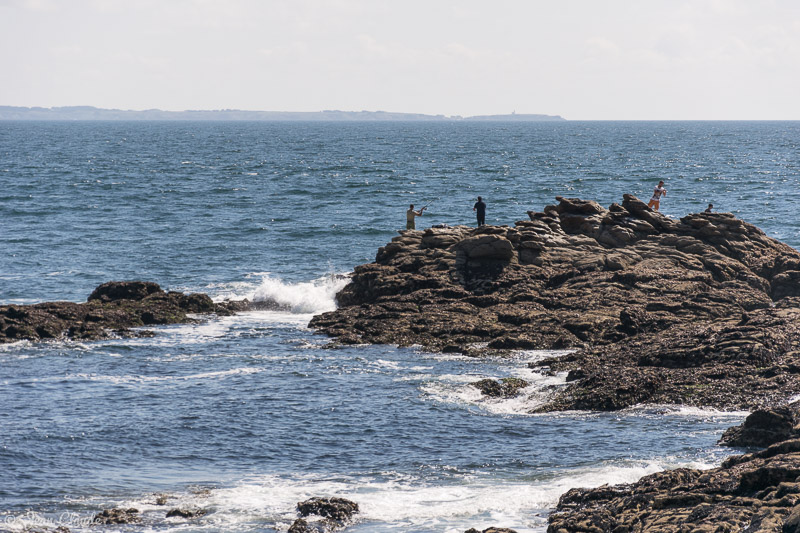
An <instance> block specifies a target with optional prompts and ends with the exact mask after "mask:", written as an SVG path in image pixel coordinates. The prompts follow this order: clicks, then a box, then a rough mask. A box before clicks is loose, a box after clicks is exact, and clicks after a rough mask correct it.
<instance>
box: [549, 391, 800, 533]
mask: <svg viewBox="0 0 800 533" xmlns="http://www.w3.org/2000/svg"><path fill="white" fill-rule="evenodd" d="M798 417H800V404H798V403H795V404H792V405H789V406H784V407H782V408H780V409H778V410H770V411H756V412H754V413H753V414H752V415H750V416H749V417H748V419H747V421H745V423H744V424H743V426H742V427H740V428H739V429H742V428H744V430H743V431H741V432H738V436H739V437H741V436H742V435H745V436H747V435H749V436H750V437H753V436H755V434H756V433H755V432H756V428H757V427H761V428H763V429H770V428H771V427H772V426H770V425H769V424H768V423H767V421H770V420H772V421H778V422H779V423H778V424H777V426H775V427H776V428H784V429H785V428H786V427H788V426H790V425H792V424H793V423H794V421H796V420H797V419H798ZM792 428H793V426H792ZM729 433H731V432H730V430H729V432H727V433H726V435H728V434H729ZM734 433H736V432H734ZM788 435H789V438H788V439H787V440H781V441H780V442H777V443H775V444H772V445H770V446H769V447H768V448H766V449H764V450H761V451H758V452H755V453H750V454H746V455H737V456H732V457H729V458H728V459H727V460H725V461H724V462H723V463H722V466H720V467H719V468H714V469H711V470H691V469H685V468H684V469H678V470H670V471H666V472H659V473H656V474H652V475H649V476H646V477H643V478H642V479H640V480H639V481H637V482H636V483H632V484H622V485H615V486H608V485H604V486H602V487H598V488H594V489H572V490H570V491H569V492H567V493H566V494H564V495H563V496H561V499H560V500H559V502H558V506H557V508H556V510H555V511H554V512H553V513H552V514H551V515H550V517H549V527H548V529H547V531H548V533H572V532H589V531H598V532H600V531H614V532H623V531H625V532H634V531H654V532H655V531H663V532H668V531H669V532H686V533H688V532H695V531H708V532H712V531H731V532H734V531H741V532H756V531H764V532H766V531H776V532H797V531H800V439H798V438H797V436H798V435H797V433H796V432H794V431H790V432H789V433H788ZM774 436H775V434H774V433H772V436H771V437H769V438H768V440H770V439H771V438H772V437H774ZM731 437H733V435H731ZM744 441H745V442H748V443H752V442H753V440H752V439H750V438H745V440H744ZM748 445H750V444H748Z"/></svg>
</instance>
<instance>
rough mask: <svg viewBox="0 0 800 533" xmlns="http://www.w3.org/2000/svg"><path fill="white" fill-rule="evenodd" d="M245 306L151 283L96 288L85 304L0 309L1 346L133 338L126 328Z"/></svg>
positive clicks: (223, 312)
mask: <svg viewBox="0 0 800 533" xmlns="http://www.w3.org/2000/svg"><path fill="white" fill-rule="evenodd" d="M248 304H249V302H247V301H242V302H232V303H229V304H215V303H214V302H213V301H211V298H209V297H208V295H205V294H183V293H180V292H165V291H163V290H162V289H161V287H159V286H158V284H156V283H152V282H145V281H111V282H108V283H104V284H102V285H100V286H99V287H97V288H96V289H95V290H94V292H92V294H91V295H90V296H89V299H88V300H87V301H86V303H74V302H46V303H40V304H33V305H3V306H0V343H6V342H14V341H19V340H32V341H39V340H57V339H64V338H70V339H81V340H95V339H104V338H108V337H110V336H114V335H117V336H119V335H122V336H129V335H135V334H137V333H134V332H133V331H131V329H130V328H134V327H142V326H150V325H158V324H178V323H184V322H190V321H192V319H191V318H190V317H189V316H188V314H191V313H216V314H218V315H229V314H232V313H233V312H234V311H236V310H238V309H239V308H241V309H244V308H246V306H247V305H248ZM138 334H141V332H139V333H138Z"/></svg>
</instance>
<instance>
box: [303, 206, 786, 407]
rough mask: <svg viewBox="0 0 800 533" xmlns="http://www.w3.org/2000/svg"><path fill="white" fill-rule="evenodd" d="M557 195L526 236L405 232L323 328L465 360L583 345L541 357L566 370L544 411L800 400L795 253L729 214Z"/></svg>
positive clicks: (354, 339) (343, 338)
mask: <svg viewBox="0 0 800 533" xmlns="http://www.w3.org/2000/svg"><path fill="white" fill-rule="evenodd" d="M556 200H557V201H558V204H557V205H552V206H548V207H546V208H545V209H544V211H543V212H533V211H529V212H528V215H529V219H530V220H524V221H519V222H516V224H515V227H508V226H483V227H480V228H477V229H476V228H470V227H466V226H456V227H447V228H430V229H426V230H424V231H415V230H405V231H400V235H399V236H398V237H395V238H394V239H392V242H390V243H389V244H387V245H386V246H384V247H382V248H380V249H379V250H378V253H377V256H376V258H375V262H374V263H370V264H366V265H361V266H358V267H356V268H355V271H354V273H353V274H352V278H351V281H350V283H349V284H348V285H347V286H346V287H344V289H342V291H341V292H339V294H338V295H337V301H338V304H339V308H338V309H337V310H335V311H332V312H329V313H324V314H321V315H318V316H316V317H314V318H313V319H312V321H311V323H310V326H311V327H312V328H315V329H316V330H318V331H320V332H322V333H325V334H328V335H331V336H333V337H335V338H336V342H338V343H341V344H360V343H370V344H397V345H400V346H410V345H417V344H418V345H422V346H423V347H425V348H426V349H429V350H433V351H443V352H460V353H463V354H467V355H496V354H504V353H507V352H508V351H510V350H527V349H575V350H576V351H575V352H573V353H572V354H570V355H567V356H564V357H558V358H555V357H554V358H551V359H549V360H545V361H541V362H539V363H537V365H546V366H549V367H550V369H551V370H552V371H562V372H563V371H567V372H569V374H568V378H567V380H568V381H569V384H568V386H566V387H564V388H563V389H562V390H561V391H560V392H559V393H558V394H557V395H556V396H555V397H554V398H552V400H551V401H549V402H548V403H547V404H545V405H544V406H542V407H541V408H540V410H541V411H554V410H569V409H590V410H615V409H621V408H625V407H628V406H631V405H635V404H643V403H644V404H681V405H696V406H709V407H716V408H722V409H754V408H758V407H764V406H771V405H778V404H780V403H782V402H783V401H785V399H786V398H788V397H789V396H791V395H793V394H797V393H800V380H798V373H800V351H798V350H799V349H800V328H799V327H798V325H799V324H800V322H799V321H798V318H800V283H798V281H799V280H800V253H798V251H797V250H795V249H794V248H792V247H790V246H788V245H786V244H784V243H781V242H779V241H777V240H775V239H772V238H770V237H768V236H767V235H765V234H764V232H763V231H761V230H760V229H759V228H757V227H755V226H753V225H752V224H748V223H747V222H744V221H742V220H739V219H737V218H736V217H734V216H733V215H732V214H729V213H695V214H690V215H687V216H685V217H683V218H681V219H680V220H674V219H671V218H668V217H666V216H664V215H662V214H660V213H658V212H654V211H652V210H650V209H649V208H648V207H647V206H646V205H645V204H644V203H643V202H641V201H640V200H638V199H637V198H636V197H634V196H631V195H625V196H624V197H623V202H622V204H621V205H620V204H612V205H611V206H610V207H609V208H608V209H605V208H603V207H602V206H600V205H599V204H597V203H596V202H593V201H585V200H579V199H570V198H560V197H559V198H557V199H556Z"/></svg>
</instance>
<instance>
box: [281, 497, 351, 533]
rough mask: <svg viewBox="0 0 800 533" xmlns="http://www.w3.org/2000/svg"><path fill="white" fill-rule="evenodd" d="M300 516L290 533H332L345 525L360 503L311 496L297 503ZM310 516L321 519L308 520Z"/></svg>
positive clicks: (343, 499)
mask: <svg viewBox="0 0 800 533" xmlns="http://www.w3.org/2000/svg"><path fill="white" fill-rule="evenodd" d="M297 511H298V512H299V513H300V516H301V518H298V519H297V520H295V521H294V523H293V524H292V525H291V527H290V528H289V533H330V532H332V531H336V530H338V529H341V528H343V527H345V526H346V525H347V524H348V523H349V522H350V521H351V520H352V518H353V515H354V514H356V513H358V504H357V503H356V502H353V501H350V500H347V499H345V498H317V497H315V498H311V499H309V500H306V501H304V502H300V503H298V504H297ZM309 516H315V517H321V518H322V519H321V520H319V519H318V520H313V521H312V520H306V518H308V517H309Z"/></svg>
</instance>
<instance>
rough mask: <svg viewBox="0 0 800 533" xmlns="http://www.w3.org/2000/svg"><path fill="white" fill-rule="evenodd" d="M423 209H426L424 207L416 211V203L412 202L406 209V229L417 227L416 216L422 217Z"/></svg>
mask: <svg viewBox="0 0 800 533" xmlns="http://www.w3.org/2000/svg"><path fill="white" fill-rule="evenodd" d="M423 211H425V208H424V207H423V208H422V209H420V210H419V211H414V204H411V206H410V207H409V208H408V211H406V229H417V226H416V221H415V218H416V217H421V216H422V212H423Z"/></svg>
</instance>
